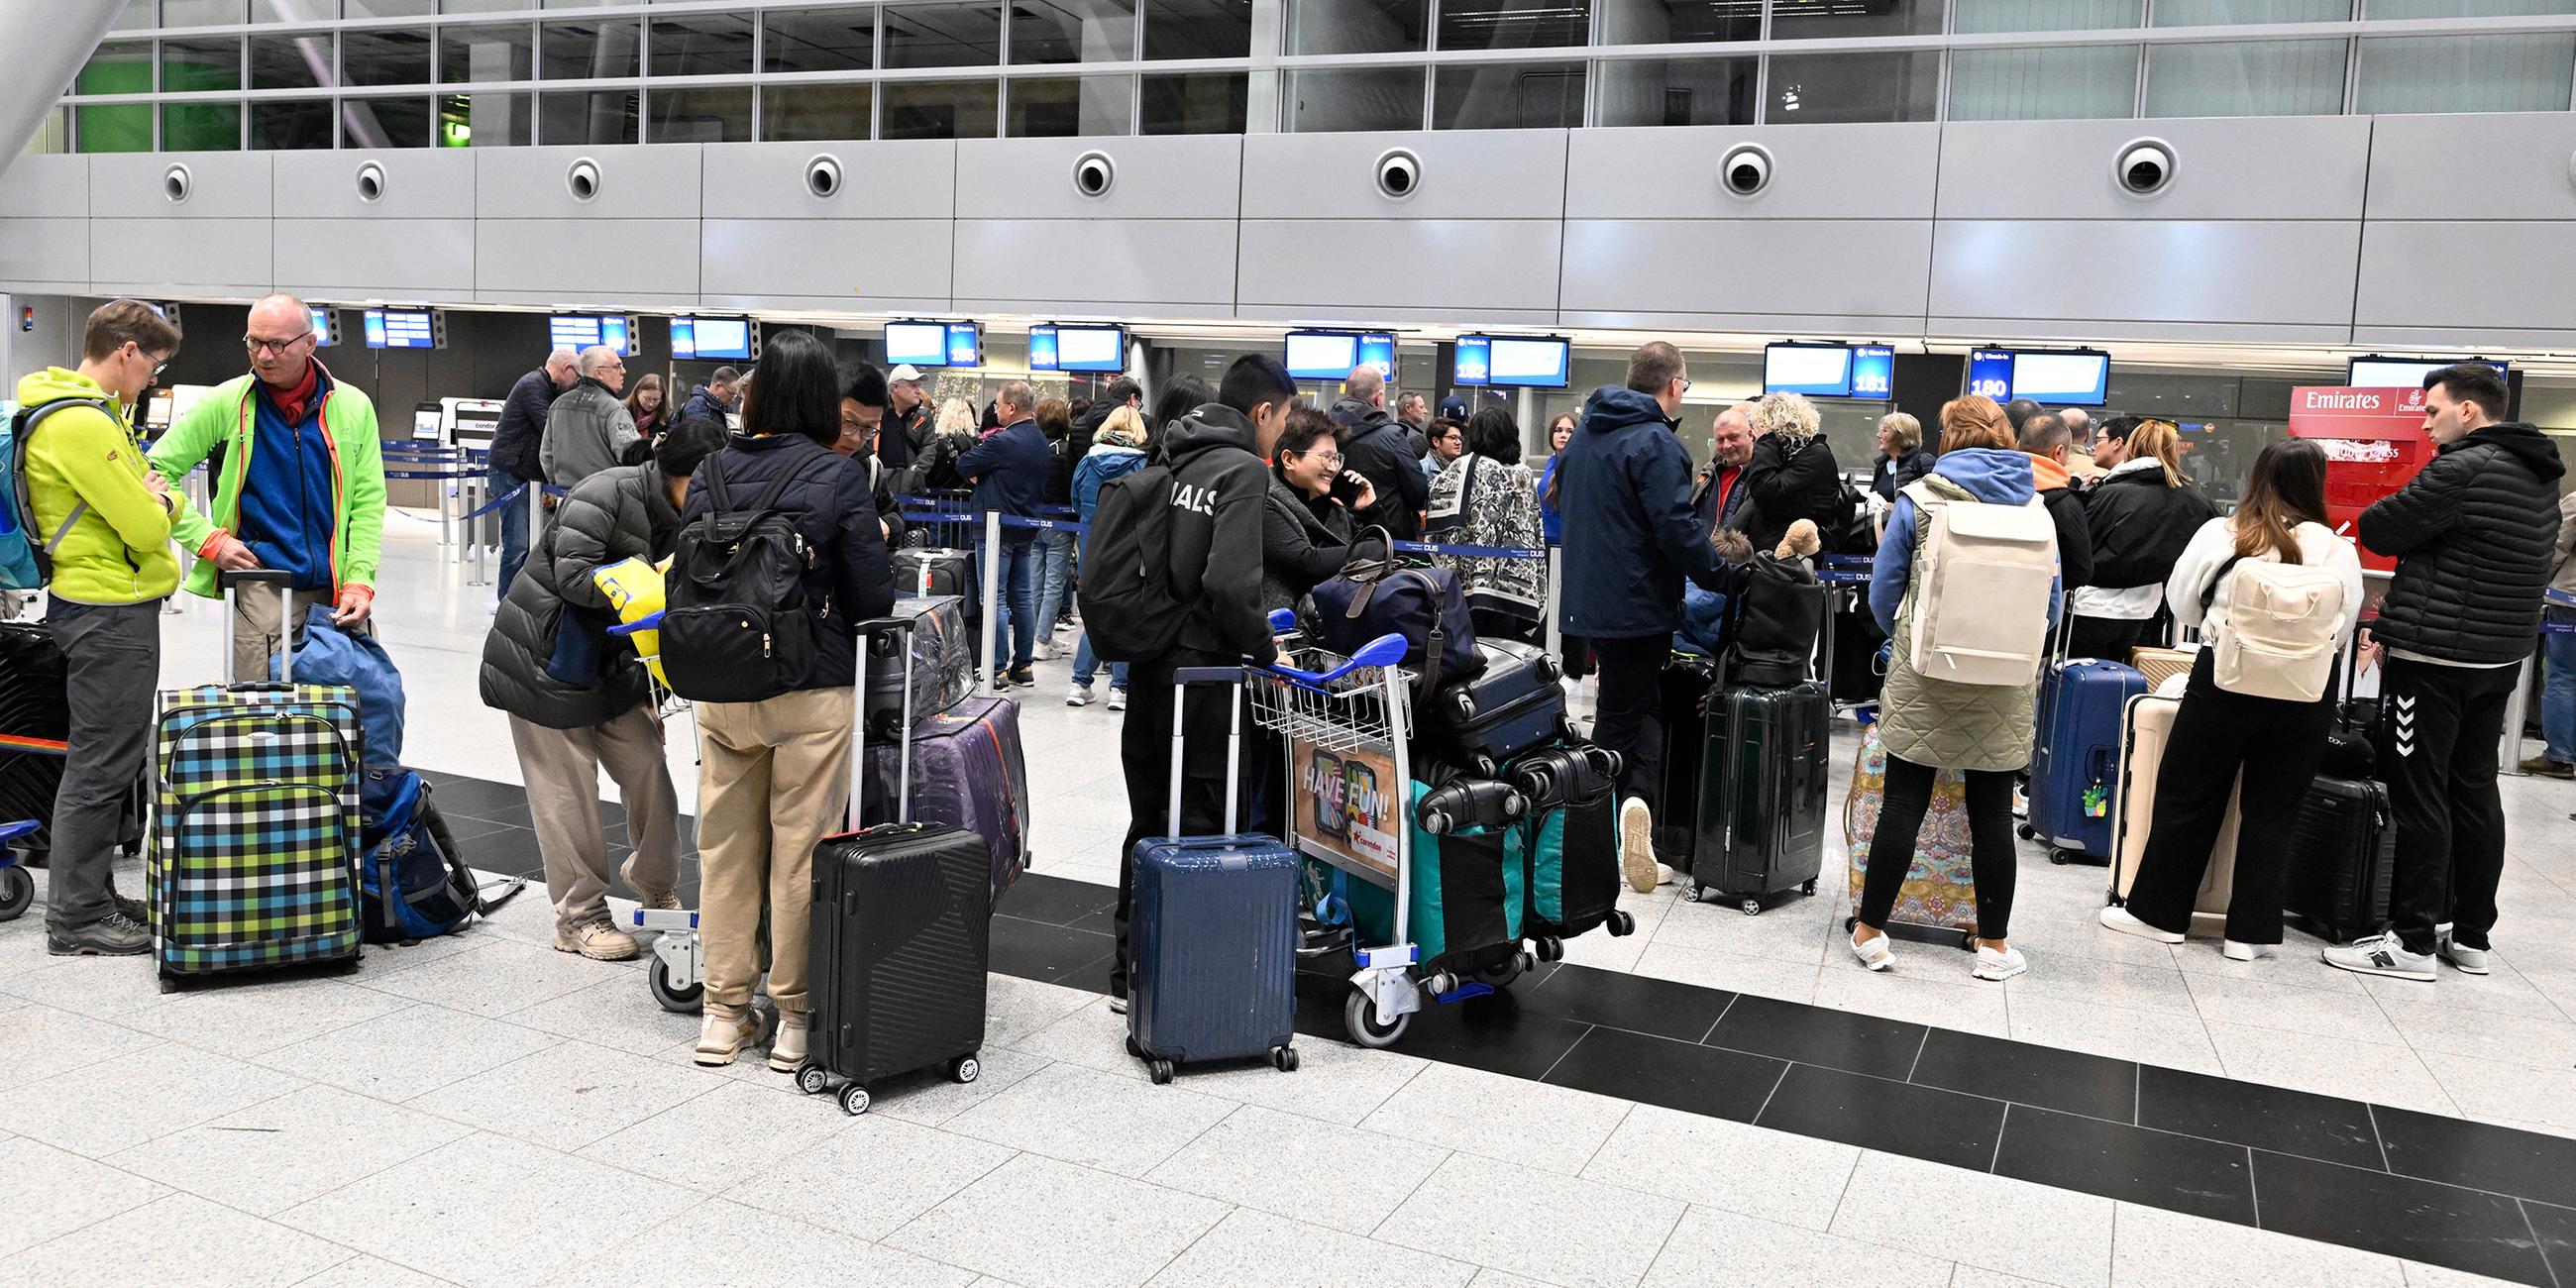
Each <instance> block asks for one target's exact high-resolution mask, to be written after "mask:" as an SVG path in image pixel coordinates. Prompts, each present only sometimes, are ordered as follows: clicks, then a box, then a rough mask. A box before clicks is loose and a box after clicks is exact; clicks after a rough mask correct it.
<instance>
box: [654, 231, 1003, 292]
mask: <svg viewBox="0 0 2576 1288" xmlns="http://www.w3.org/2000/svg"><path fill="white" fill-rule="evenodd" d="M699 227H700V228H701V230H702V233H701V241H700V244H701V245H703V246H704V247H705V260H704V265H703V267H702V268H701V269H700V270H699V290H700V292H701V293H702V294H704V295H706V296H708V297H709V299H710V301H711V302H712V301H713V300H714V299H715V298H716V297H724V298H726V299H730V300H737V301H739V300H754V299H762V298H778V299H787V298H791V297H792V298H797V299H807V300H813V299H827V300H829V301H831V303H830V305H829V306H828V307H832V308H842V309H853V308H856V309H880V308H895V307H901V308H920V307H923V303H922V302H923V301H938V302H939V303H937V304H936V305H934V306H933V307H936V308H940V309H944V308H946V307H947V306H946V304H945V301H946V300H947V299H948V297H949V296H950V295H951V294H953V292H952V291H950V290H949V282H948V264H949V244H950V240H951V234H950V227H951V225H950V224H949V222H948V221H947V220H945V219H835V220H830V221H827V222H816V221H811V220H788V219H777V220H771V219H710V220H707V221H706V222H705V223H703V224H701V225H699ZM725 307H728V308H744V307H757V306H756V305H746V304H740V303H734V304H727V305H725ZM807 307H811V306H807Z"/></svg>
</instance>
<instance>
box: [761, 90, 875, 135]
mask: <svg viewBox="0 0 2576 1288" xmlns="http://www.w3.org/2000/svg"><path fill="white" fill-rule="evenodd" d="M871 102H872V97H871V90H870V87H869V86H866V85H764V86H762V87H761V90H760V137H762V138H764V139H864V138H866V137H868V133H869V130H870V128H871V127H870V125H869V120H870V118H871V110H870V103H871Z"/></svg>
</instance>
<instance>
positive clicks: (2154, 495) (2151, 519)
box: [2075, 457, 2218, 619]
mask: <svg viewBox="0 0 2576 1288" xmlns="http://www.w3.org/2000/svg"><path fill="white" fill-rule="evenodd" d="M2217 516H2218V507H2217V506H2214V505H2212V504H2210V503H2209V498H2208V497H2206V496H2203V495H2201V492H2200V489H2199V488H2196V487H2193V486H2192V485H2191V484H2190V483H2188V482H2185V483H2180V484H2172V483H2167V482H2165V471H2164V465H2163V463H2162V462H2159V461H2157V460H2156V459H2155V458H2154V457H2141V458H2139V459H2137V460H2134V461H2123V462H2121V463H2120V464H2119V466H2118V467H2116V468H2114V469H2113V470H2112V471H2111V472H2110V473H2109V474H2106V475H2104V476H2103V477H2102V481H2101V482H2099V483H2097V484H2095V485H2094V486H2093V490H2092V491H2090V492H2087V493H2085V494H2084V527H2085V530H2086V532H2087V533H2089V534H2090V535H2091V537H2092V539H2093V567H2092V569H2091V572H2090V575H2089V576H2088V577H2086V578H2085V581H2086V583H2087V587H2088V589H2087V593H2085V594H2083V595H2079V596H2077V597H2076V601H2075V611H2076V612H2079V613H2082V614H2084V615H2085V616H2088V617H2117V618H2128V619H2135V618H2143V617H2152V616H2154V615H2155V611H2156V605H2157V604H2158V603H2159V602H2161V601H2162V599H2163V595H2164V591H2163V587H2164V584H2165V582H2166V580H2167V579H2169V578H2171V577H2172V576H2173V570H2174V564H2175V562H2176V561H2178V560H2180V559H2181V558H2182V551H2183V547H2185V546H2187V545H2190V544H2191V537H2192V534H2193V533H2195V532H2198V531H2200V525H2202V524H2204V523H2207V522H2209V521H2210V520H2211V519H2213V518H2216V517H2217ZM2114 591H2136V592H2137V593H2136V594H2134V595H2114V594H2110V593H2108V592H2114Z"/></svg>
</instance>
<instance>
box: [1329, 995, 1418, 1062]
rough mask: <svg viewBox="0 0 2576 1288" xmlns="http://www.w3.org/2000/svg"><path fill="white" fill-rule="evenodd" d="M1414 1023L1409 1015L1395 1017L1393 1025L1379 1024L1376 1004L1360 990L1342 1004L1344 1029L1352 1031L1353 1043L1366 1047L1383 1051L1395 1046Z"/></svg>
mask: <svg viewBox="0 0 2576 1288" xmlns="http://www.w3.org/2000/svg"><path fill="white" fill-rule="evenodd" d="M1412 1023H1413V1017H1412V1016H1411V1015H1409V1014H1407V1015H1399V1016H1397V1017H1395V1022H1394V1023H1392V1024H1380V1023H1378V1021H1377V1006H1376V1004H1375V1003H1373V1002H1371V1001H1369V995H1368V994H1366V993H1363V992H1361V991H1359V990H1358V989H1352V990H1351V995H1350V996H1349V997H1348V998H1347V999H1345V1000H1344V1001H1343V1002H1342V1027H1344V1028H1345V1029H1348V1030H1349V1031H1350V1035H1351V1041H1353V1042H1356V1043H1358V1044H1360V1045H1361V1046H1364V1047H1370V1048H1373V1049H1383V1048H1385V1047H1391V1046H1394V1045H1395V1041H1396V1039H1397V1038H1400V1037H1403V1036H1404V1030H1405V1029H1406V1028H1407V1027H1408V1026H1410V1025H1411V1024H1412Z"/></svg>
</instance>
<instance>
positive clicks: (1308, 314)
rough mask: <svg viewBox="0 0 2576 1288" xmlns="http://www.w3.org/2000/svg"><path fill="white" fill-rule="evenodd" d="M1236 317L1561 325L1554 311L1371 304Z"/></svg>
mask: <svg viewBox="0 0 2576 1288" xmlns="http://www.w3.org/2000/svg"><path fill="white" fill-rule="evenodd" d="M1234 316H1235V317H1237V318H1239V319H1241V320H1243V321H1246V322H1277V323H1281V324H1283V325H1287V326H1301V327H1305V326H1320V327H1363V326H1366V327H1382V326H1390V325H1392V326H1424V327H1469V328H1473V327H1489V328H1501V327H1511V328H1515V329H1521V328H1526V329H1530V330H1551V329H1553V328H1555V327H1556V326H1557V325H1558V321H1557V318H1558V314H1557V311H1556V310H1554V309H1503V308H1492V307H1480V308H1477V309H1475V310H1474V311H1472V312H1467V311H1462V310H1459V309H1454V308H1415V307H1410V306H1406V305H1401V304H1370V305H1364V306H1359V307H1354V308H1336V307H1334V306H1332V305H1322V304H1239V305H1236V306H1235V310H1234Z"/></svg>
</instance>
